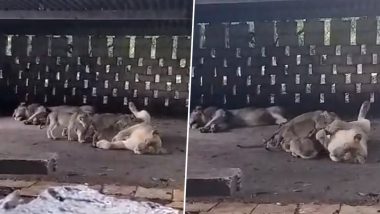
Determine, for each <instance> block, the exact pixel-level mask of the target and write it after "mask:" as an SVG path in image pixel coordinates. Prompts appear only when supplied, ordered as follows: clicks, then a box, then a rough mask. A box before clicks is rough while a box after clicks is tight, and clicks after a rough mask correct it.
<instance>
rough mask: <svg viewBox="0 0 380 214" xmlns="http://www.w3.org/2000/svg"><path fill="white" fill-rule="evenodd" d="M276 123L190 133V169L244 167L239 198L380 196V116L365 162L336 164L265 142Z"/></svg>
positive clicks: (362, 199)
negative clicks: (264, 145) (264, 144)
mask: <svg viewBox="0 0 380 214" xmlns="http://www.w3.org/2000/svg"><path fill="white" fill-rule="evenodd" d="M274 130H276V126H266V127H255V128H242V129H234V130H231V131H230V132H227V133H217V134H202V133H199V131H197V130H190V132H189V158H188V168H189V169H200V168H203V169H208V168H225V167H234V168H241V169H242V171H243V184H242V185H243V187H242V191H241V192H240V193H238V194H237V195H236V196H237V197H235V198H243V199H244V200H248V201H253V202H261V203H274V202H282V203H293V202H297V203H301V202H325V203H332V202H344V203H350V204H365V203H369V202H371V203H372V202H374V201H376V200H377V199H378V194H379V193H380V186H379V185H378V182H377V179H378V178H380V163H379V162H380V120H378V121H374V122H373V128H372V136H371V140H370V142H369V157H368V161H367V163H366V164H364V165H354V164H344V163H334V162H332V161H330V160H329V159H328V158H327V157H321V158H320V159H314V160H302V159H298V158H293V157H291V155H290V154H287V153H285V152H282V151H279V152H269V151H266V150H265V149H263V148H255V149H242V148H238V147H237V146H236V145H237V144H244V145H259V144H262V142H263V139H266V138H268V137H270V136H271V134H272V133H273V131H274Z"/></svg>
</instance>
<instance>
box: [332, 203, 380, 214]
mask: <svg viewBox="0 0 380 214" xmlns="http://www.w3.org/2000/svg"><path fill="white" fill-rule="evenodd" d="M339 213H340V214H378V213H380V206H379V205H377V206H349V205H342V207H341V209H340V212H339Z"/></svg>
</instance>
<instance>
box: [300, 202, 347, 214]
mask: <svg viewBox="0 0 380 214" xmlns="http://www.w3.org/2000/svg"><path fill="white" fill-rule="evenodd" d="M339 208H340V205H339V204H332V205H326V204H323V205H319V204H301V205H300V207H299V210H298V213H299V214H335V213H338V212H339Z"/></svg>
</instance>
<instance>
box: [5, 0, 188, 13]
mask: <svg viewBox="0 0 380 214" xmlns="http://www.w3.org/2000/svg"><path fill="white" fill-rule="evenodd" d="M192 4H193V3H192V0H0V10H39V11H45V10H152V9H153V10H167V9H171V10H191V9H192Z"/></svg>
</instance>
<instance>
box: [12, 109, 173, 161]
mask: <svg viewBox="0 0 380 214" xmlns="http://www.w3.org/2000/svg"><path fill="white" fill-rule="evenodd" d="M128 107H129V110H130V111H131V112H132V114H114V113H96V111H95V108H94V107H93V106H89V105H84V106H67V105H62V106H53V107H46V106H43V105H40V104H37V103H33V104H30V105H26V103H20V105H19V106H18V107H17V108H16V109H15V111H14V113H13V118H14V119H15V120H17V121H23V122H24V124H26V125H29V124H33V125H39V126H40V128H41V129H42V128H43V127H45V126H47V129H46V134H47V137H48V138H49V139H52V140H56V139H57V137H56V136H55V135H54V131H55V130H56V129H57V128H58V127H61V128H63V131H62V136H63V137H66V138H67V140H69V141H78V142H79V143H85V142H86V141H87V139H88V138H91V137H92V146H94V147H96V148H100V149H125V150H131V151H133V152H134V153H135V154H167V150H166V149H164V148H163V147H162V141H161V137H160V135H159V133H158V131H157V130H156V129H155V128H154V127H153V126H152V125H151V116H150V114H149V113H148V112H147V111H145V110H141V111H138V110H137V108H136V106H135V105H134V103H132V102H129V106H128Z"/></svg>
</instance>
